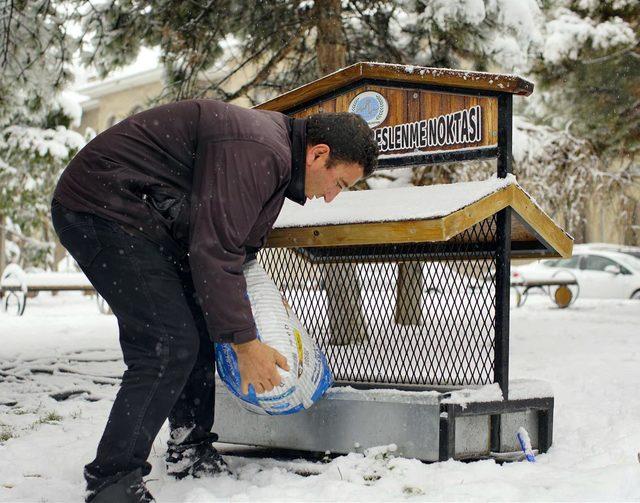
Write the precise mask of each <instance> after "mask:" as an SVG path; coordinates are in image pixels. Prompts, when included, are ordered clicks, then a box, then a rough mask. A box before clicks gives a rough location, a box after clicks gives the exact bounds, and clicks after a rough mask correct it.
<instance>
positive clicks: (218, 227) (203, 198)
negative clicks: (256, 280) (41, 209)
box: [53, 100, 306, 343]
mask: <svg viewBox="0 0 640 503" xmlns="http://www.w3.org/2000/svg"><path fill="white" fill-rule="evenodd" d="M305 142H306V121H305V120H302V119H290V118H289V117H287V116H285V115H282V114H280V113H277V112H268V111H261V110H250V109H245V108H240V107H237V106H234V105H230V104H228V103H223V102H220V101H214V100H187V101H181V102H178V103H173V104H170V105H163V106H159V107H157V108H153V109H151V110H147V111H145V112H141V113H139V114H136V115H133V116H131V117H129V118H128V119H125V120H123V121H122V122H120V123H118V124H116V125H115V126H113V127H112V128H110V129H108V130H106V131H104V132H103V133H101V134H99V135H98V136H96V137H95V138H94V139H93V140H92V141H90V142H89V143H88V144H87V145H86V146H85V147H84V148H83V149H82V150H81V151H80V152H79V153H78V154H77V155H76V156H75V157H74V159H73V160H72V161H71V163H70V164H69V166H67V168H66V169H65V171H64V172H63V174H62V176H61V178H60V181H59V182H58V186H57V187H56V190H55V192H54V195H53V197H54V198H55V199H57V200H58V201H60V203H62V205H63V206H66V207H67V208H69V209H71V210H74V211H80V212H87V213H93V214H96V215H98V216H101V217H103V218H107V219H110V220H113V221H116V222H118V223H120V224H121V225H122V226H123V227H124V228H125V229H127V230H129V231H130V232H133V233H138V234H141V235H144V236H145V237H147V238H148V239H151V240H152V241H154V242H155V243H157V244H158V246H159V248H160V249H166V250H168V251H171V252H172V253H174V254H176V253H177V254H179V255H185V254H187V253H188V260H189V264H190V266H191V271H192V276H193V281H194V285H195V288H196V292H197V293H198V296H199V300H200V302H201V307H202V311H203V312H204V315H205V318H206V320H207V324H208V329H209V334H210V335H211V336H212V338H213V339H214V340H216V341H221V342H236V343H242V342H247V341H250V340H252V339H254V338H255V336H256V329H255V324H254V321H253V316H252V314H251V307H250V305H249V301H248V298H247V296H246V283H245V280H244V276H243V274H242V265H243V263H244V261H245V257H246V255H247V253H254V252H255V251H257V250H258V249H260V248H261V247H262V246H263V245H264V244H265V241H266V238H267V234H268V232H269V231H270V230H271V227H272V226H273V223H274V222H275V220H276V218H277V216H278V213H279V212H280V209H281V208H282V205H283V203H284V198H285V196H286V197H288V198H290V199H292V200H294V201H296V202H298V203H299V204H304V202H305V195H304V151H305Z"/></svg>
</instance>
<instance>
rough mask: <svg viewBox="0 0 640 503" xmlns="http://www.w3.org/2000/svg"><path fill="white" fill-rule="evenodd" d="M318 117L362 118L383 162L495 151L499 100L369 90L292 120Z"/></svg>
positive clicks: (329, 102)
mask: <svg viewBox="0 0 640 503" xmlns="http://www.w3.org/2000/svg"><path fill="white" fill-rule="evenodd" d="M318 112H353V113H357V114H359V115H360V116H361V117H363V118H364V119H365V120H366V121H367V123H368V124H369V126H371V128H372V130H373V134H374V135H375V138H376V139H377V141H378V146H379V147H380V154H381V157H382V158H384V157H389V156H397V155H407V154H416V153H430V152H442V151H453V150H462V149H470V148H478V147H495V146H496V145H497V140H498V100H497V98H495V97H487V96H473V95H465V94H454V93H444V92H434V91H426V90H421V89H402V88H394V87H383V86H375V85H365V86H362V87H357V88H356V89H353V90H351V91H348V92H345V93H343V94H339V95H338V96H335V97H332V98H330V99H328V100H326V101H322V102H320V103H317V104H315V105H313V106H311V107H309V108H305V109H302V110H299V111H297V112H296V113H294V114H293V115H294V116H295V117H306V116H309V115H313V114H315V113H318Z"/></svg>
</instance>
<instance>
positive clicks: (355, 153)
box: [307, 112, 378, 176]
mask: <svg viewBox="0 0 640 503" xmlns="http://www.w3.org/2000/svg"><path fill="white" fill-rule="evenodd" d="M320 143H326V144H327V145H329V148H330V149H331V152H330V154H329V162H328V164H327V166H329V167H331V166H332V165H333V164H334V163H335V162H336V161H342V162H355V163H358V164H360V165H362V167H363V168H364V176H369V175H370V174H371V173H373V170H374V169H375V168H376V165H377V164H378V143H377V142H376V140H375V138H374V137H373V131H371V128H370V127H369V126H368V124H367V123H366V122H365V120H364V119H363V118H362V117H360V116H359V115H356V114H351V113H348V112H338V113H321V114H315V115H311V116H310V117H309V118H308V119H307V144H308V145H318V144H320Z"/></svg>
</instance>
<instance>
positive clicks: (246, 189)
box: [189, 140, 284, 343]
mask: <svg viewBox="0 0 640 503" xmlns="http://www.w3.org/2000/svg"><path fill="white" fill-rule="evenodd" d="M282 162H283V161H282V160H281V159H280V158H279V157H278V155H277V154H276V153H275V152H274V151H273V150H271V149H270V148H269V147H267V146H265V145H263V144H261V143H257V142H253V141H248V140H233V141H230V140H225V141H211V142H208V143H207V144H206V145H204V146H203V147H202V149H201V151H200V152H198V157H197V158H196V169H195V172H194V181H193V191H192V199H191V217H190V218H191V225H190V227H191V229H190V244H189V263H190V266H191V271H192V276H193V281H194V286H195V289H196V294H197V297H198V301H199V303H200V306H201V308H202V311H203V313H204V316H205V319H206V321H207V327H208V330H209V334H210V335H211V336H212V337H213V339H214V340H216V341H218V342H235V343H242V342H248V341H250V340H252V339H255V337H256V328H255V323H254V320H253V315H252V313H251V306H250V304H249V299H248V297H247V285H246V282H245V279H244V276H243V274H242V264H243V262H244V260H245V246H244V245H245V240H246V238H247V236H248V234H249V232H250V231H251V229H252V227H253V226H254V224H255V223H256V220H257V219H258V216H259V215H260V212H261V210H262V208H263V206H264V204H265V203H266V202H267V201H268V200H269V199H270V198H271V196H273V194H274V192H276V190H277V189H278V187H279V185H280V184H281V183H283V182H284V181H283V180H281V171H282V169H281V167H280V165H281V164H282Z"/></svg>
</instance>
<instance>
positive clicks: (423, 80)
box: [256, 62, 533, 113]
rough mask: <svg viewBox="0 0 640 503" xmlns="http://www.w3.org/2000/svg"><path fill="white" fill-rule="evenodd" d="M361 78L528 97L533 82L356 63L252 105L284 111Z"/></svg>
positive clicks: (446, 70)
mask: <svg viewBox="0 0 640 503" xmlns="http://www.w3.org/2000/svg"><path fill="white" fill-rule="evenodd" d="M359 80H362V81H367V80H370V81H380V82H385V83H388V84H397V85H398V86H399V87H400V86H401V85H402V84H403V83H408V84H424V85H425V87H429V86H438V87H451V88H459V89H473V90H485V91H493V92H499V93H509V94H519V95H522V96H529V95H530V94H531V93H532V92H533V83H532V82H529V81H528V80H525V79H523V78H521V77H518V76H517V75H507V74H499V73H486V72H472V71H465V70H452V69H448V68H431V67H426V66H412V65H393V64H387V63H366V62H365V63H356V64H354V65H351V66H348V67H346V68H343V69H341V70H338V71H336V72H334V73H331V74H329V75H327V76H325V77H322V78H320V79H318V80H315V81H313V82H310V83H308V84H305V85H303V86H300V87H298V88H296V89H293V90H291V91H289V92H287V93H284V94H281V95H280V96H277V97H276V98H274V99H272V100H269V101H266V102H265V103H262V104H260V105H258V106H257V107H256V108H260V109H264V110H275V111H278V112H283V113H287V112H288V111H290V110H292V109H294V108H297V107H300V106H302V105H303V104H305V103H307V102H310V101H312V100H315V99H317V98H320V97H321V96H325V95H327V94H330V93H333V92H335V91H338V90H340V89H341V88H344V87H346V86H350V85H351V84H353V83H355V82H357V81H359Z"/></svg>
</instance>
